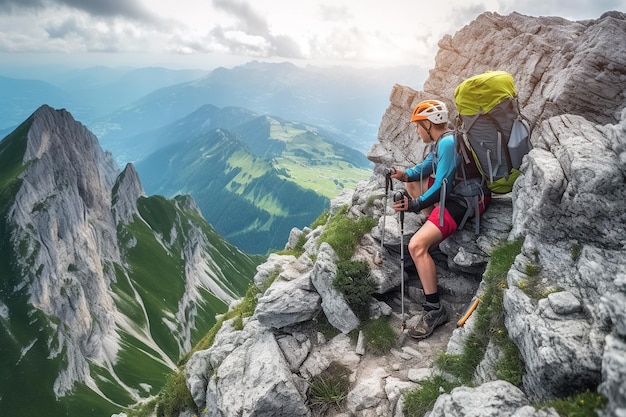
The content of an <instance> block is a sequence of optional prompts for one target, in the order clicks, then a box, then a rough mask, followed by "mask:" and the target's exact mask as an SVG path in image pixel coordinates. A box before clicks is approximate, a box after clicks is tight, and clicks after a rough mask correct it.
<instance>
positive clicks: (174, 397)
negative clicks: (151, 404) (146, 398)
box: [156, 371, 198, 417]
mask: <svg viewBox="0 0 626 417" xmlns="http://www.w3.org/2000/svg"><path fill="white" fill-rule="evenodd" d="M186 410H191V411H193V412H195V413H197V412H198V410H197V408H196V403H195V402H194V401H193V398H192V397H191V393H190V392H189V389H188V388H187V384H186V383H185V375H184V374H183V372H182V371H179V372H177V373H173V374H170V375H169V376H168V378H167V380H166V381H165V385H164V386H163V389H162V390H161V392H160V393H159V399H158V402H157V405H156V415H157V417H171V416H178V415H179V414H180V413H181V412H182V411H186Z"/></svg>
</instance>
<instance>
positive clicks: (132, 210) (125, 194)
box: [112, 164, 146, 224]
mask: <svg viewBox="0 0 626 417" xmlns="http://www.w3.org/2000/svg"><path fill="white" fill-rule="evenodd" d="M112 194H113V195H112V206H113V207H112V210H113V217H114V218H115V223H116V224H118V223H122V224H128V223H130V222H132V221H133V216H134V215H135V214H137V213H138V211H137V200H138V199H139V197H145V195H146V193H145V192H144V190H143V186H142V185H141V182H140V181H139V175H137V171H135V167H134V166H133V164H127V165H126V168H124V171H122V173H121V174H120V175H119V177H118V179H117V182H116V183H115V186H114V187H113V191H112Z"/></svg>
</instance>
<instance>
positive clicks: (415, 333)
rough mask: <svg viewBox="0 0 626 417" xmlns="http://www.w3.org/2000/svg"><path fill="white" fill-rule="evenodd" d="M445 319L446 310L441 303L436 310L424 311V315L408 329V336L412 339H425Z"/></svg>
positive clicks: (445, 320) (446, 317)
mask: <svg viewBox="0 0 626 417" xmlns="http://www.w3.org/2000/svg"><path fill="white" fill-rule="evenodd" d="M447 321H448V312H447V311H446V308H445V307H444V306H443V304H441V307H440V308H439V309H437V310H431V311H426V312H424V316H423V317H422V318H421V320H420V321H419V322H418V323H417V325H415V327H413V328H412V329H409V332H408V333H409V336H411V337H412V338H414V339H425V338H427V337H428V336H430V335H431V334H432V333H433V331H434V330H435V328H436V327H437V326H441V325H442V324H444V323H446V322H447Z"/></svg>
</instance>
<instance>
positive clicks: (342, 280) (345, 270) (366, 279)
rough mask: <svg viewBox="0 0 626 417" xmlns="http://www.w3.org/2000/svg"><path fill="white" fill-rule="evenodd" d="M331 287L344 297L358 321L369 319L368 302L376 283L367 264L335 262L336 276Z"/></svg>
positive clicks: (363, 262) (360, 262)
mask: <svg viewBox="0 0 626 417" xmlns="http://www.w3.org/2000/svg"><path fill="white" fill-rule="evenodd" d="M333 285H334V287H335V288H336V289H337V290H338V291H340V292H342V293H343V294H344V295H345V297H346V301H347V302H348V305H349V306H350V308H351V309H352V311H353V312H354V314H356V315H357V317H359V319H361V320H362V321H365V320H367V319H368V318H369V312H370V302H371V300H372V294H373V293H374V291H375V290H376V283H375V282H374V280H373V279H372V277H371V275H370V270H369V266H368V265H367V262H365V261H345V260H344V261H339V262H337V275H335V279H334V281H333Z"/></svg>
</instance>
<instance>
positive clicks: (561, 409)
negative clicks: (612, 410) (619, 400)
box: [535, 391, 606, 417]
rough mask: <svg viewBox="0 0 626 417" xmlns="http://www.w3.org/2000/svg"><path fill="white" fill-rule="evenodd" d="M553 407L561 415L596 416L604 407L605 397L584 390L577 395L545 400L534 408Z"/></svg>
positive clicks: (572, 416) (567, 416) (570, 416)
mask: <svg viewBox="0 0 626 417" xmlns="http://www.w3.org/2000/svg"><path fill="white" fill-rule="evenodd" d="M545 407H552V408H554V409H555V410H556V411H557V413H559V415H560V416H562V417H596V416H597V415H598V411H599V410H603V409H604V408H605V407H606V398H604V397H603V396H602V395H600V394H598V393H596V392H590V391H585V392H583V393H580V394H578V395H575V396H572V397H567V398H559V399H555V400H550V401H546V402H544V403H541V404H539V405H538V406H536V407H535V408H537V409H541V408H545Z"/></svg>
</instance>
